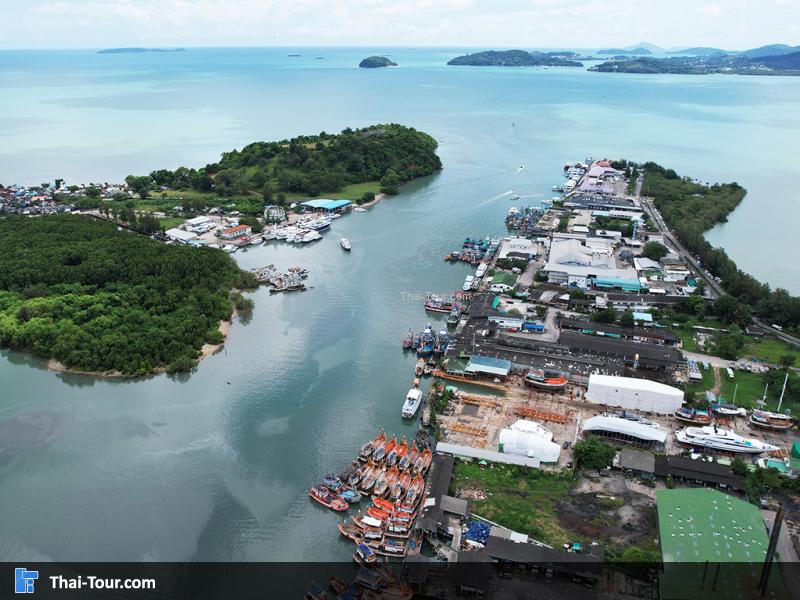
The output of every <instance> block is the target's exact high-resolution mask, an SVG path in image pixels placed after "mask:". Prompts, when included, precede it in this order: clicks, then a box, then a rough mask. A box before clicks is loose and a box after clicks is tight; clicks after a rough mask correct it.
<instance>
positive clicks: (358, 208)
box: [353, 206, 367, 212]
mask: <svg viewBox="0 0 800 600" xmlns="http://www.w3.org/2000/svg"><path fill="white" fill-rule="evenodd" d="M353 212H367V209H366V208H361V207H360V206H356V207H355V208H354V209H353Z"/></svg>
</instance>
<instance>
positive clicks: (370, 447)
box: [358, 429, 386, 459]
mask: <svg viewBox="0 0 800 600" xmlns="http://www.w3.org/2000/svg"><path fill="white" fill-rule="evenodd" d="M385 441H386V434H385V433H384V432H383V430H382V429H381V432H380V434H379V435H378V437H376V438H375V439H374V440H372V441H371V442H367V443H366V444H364V445H363V446H361V450H360V451H359V453H358V455H359V456H360V457H361V458H362V459H367V458H369V457H370V456H371V455H372V453H373V452H374V451H375V450H376V449H378V448H380V447H381V446H383V443H384V442H385Z"/></svg>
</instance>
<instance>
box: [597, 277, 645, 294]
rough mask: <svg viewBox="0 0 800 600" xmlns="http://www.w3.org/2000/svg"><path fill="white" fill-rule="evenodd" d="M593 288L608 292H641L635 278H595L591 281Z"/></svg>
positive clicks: (639, 284) (640, 287)
mask: <svg viewBox="0 0 800 600" xmlns="http://www.w3.org/2000/svg"><path fill="white" fill-rule="evenodd" d="M592 284H593V285H594V287H598V288H604V289H608V290H617V289H619V290H622V291H623V292H637V293H638V292H641V291H642V283H641V282H640V281H639V280H638V279H636V278H620V277H595V278H594V279H593V280H592Z"/></svg>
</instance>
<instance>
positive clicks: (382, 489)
mask: <svg viewBox="0 0 800 600" xmlns="http://www.w3.org/2000/svg"><path fill="white" fill-rule="evenodd" d="M386 475H387V471H381V472H380V473H379V474H378V477H377V478H376V479H375V486H374V487H373V488H372V490H373V494H374V495H376V496H383V495H384V494H385V493H386V490H388V489H389V484H388V483H387V481H386Z"/></svg>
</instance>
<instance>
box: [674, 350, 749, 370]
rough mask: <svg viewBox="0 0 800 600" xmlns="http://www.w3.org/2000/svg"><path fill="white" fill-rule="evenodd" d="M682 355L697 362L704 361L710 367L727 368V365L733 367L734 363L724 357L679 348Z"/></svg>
mask: <svg viewBox="0 0 800 600" xmlns="http://www.w3.org/2000/svg"><path fill="white" fill-rule="evenodd" d="M681 352H682V353H683V356H684V357H685V358H686V359H693V360H696V361H698V362H701V363H702V362H703V361H706V362H708V364H710V365H711V366H712V367H719V368H720V369H727V368H728V367H731V368H732V367H733V366H734V365H735V364H736V363H735V361H732V360H727V359H725V358H720V357H719V356H711V355H710V354H700V353H699V352H687V351H686V350H681Z"/></svg>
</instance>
